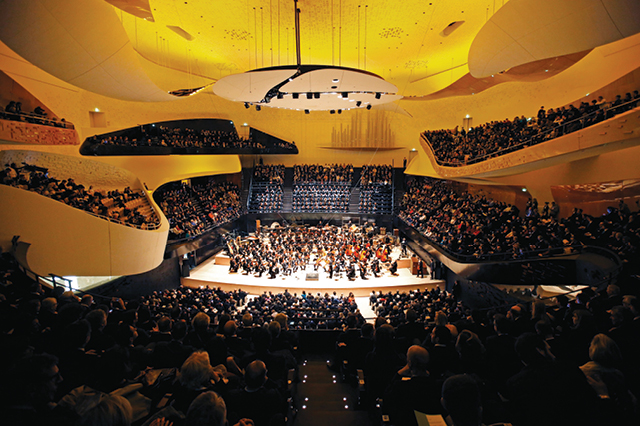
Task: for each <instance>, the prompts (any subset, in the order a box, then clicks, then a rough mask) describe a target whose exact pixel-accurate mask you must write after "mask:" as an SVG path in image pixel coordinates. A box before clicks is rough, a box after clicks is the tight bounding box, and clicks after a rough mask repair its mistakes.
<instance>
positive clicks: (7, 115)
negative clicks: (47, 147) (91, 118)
mask: <svg viewBox="0 0 640 426" xmlns="http://www.w3.org/2000/svg"><path fill="white" fill-rule="evenodd" d="M0 116H3V117H4V118H3V119H5V120H7V121H17V122H19V123H25V122H26V123H29V124H39V125H42V126H49V127H57V128H59V129H70V130H73V129H75V128H76V127H75V126H74V125H73V123H71V122H69V121H66V120H65V121H59V120H53V119H50V118H46V117H43V116H41V115H36V114H33V113H28V112H18V113H16V112H7V111H5V110H0ZM16 116H17V117H23V118H25V120H26V121H22V120H16V119H15V118H12V117H16ZM28 120H36V121H38V122H37V123H32V122H31V121H28Z"/></svg>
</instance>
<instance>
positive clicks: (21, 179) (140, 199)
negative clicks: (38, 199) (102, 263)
mask: <svg viewBox="0 0 640 426" xmlns="http://www.w3.org/2000/svg"><path fill="white" fill-rule="evenodd" d="M22 164H23V165H22V166H20V167H19V166H17V165H16V164H15V163H12V164H5V168H4V170H2V171H1V172H0V182H1V183H2V184H4V185H8V186H13V187H16V188H21V189H25V190H27V191H33V192H36V193H38V194H40V195H43V196H45V197H49V198H51V199H53V200H56V201H60V202H62V203H65V204H67V205H69V206H71V207H74V208H77V209H80V210H84V211H87V212H90V213H92V214H95V215H98V216H101V217H104V218H108V220H112V221H116V222H120V223H122V224H124V225H128V226H133V227H139V228H141V229H149V228H151V229H153V228H156V227H157V226H158V225H159V224H160V219H159V218H158V216H157V215H156V213H155V211H154V210H153V208H152V207H151V205H150V204H149V202H148V201H147V198H146V196H145V194H144V192H143V191H134V190H132V189H131V188H129V187H127V188H124V189H113V190H96V189H92V187H89V188H85V186H84V185H82V184H78V183H76V182H75V181H74V179H72V178H68V179H58V178H55V177H53V176H50V175H49V170H48V169H47V168H46V167H40V166H37V165H34V164H27V163H22Z"/></svg>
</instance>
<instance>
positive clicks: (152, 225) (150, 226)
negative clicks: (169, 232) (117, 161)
mask: <svg viewBox="0 0 640 426" xmlns="http://www.w3.org/2000/svg"><path fill="white" fill-rule="evenodd" d="M3 185H4V184H3ZM7 186H11V187H12V188H18V189H22V188H19V187H17V186H13V185H7ZM24 191H29V192H33V193H34V194H37V195H40V196H42V197H45V198H48V199H50V200H53V201H57V202H59V203H62V204H64V205H65V206H68V207H70V208H72V209H76V210H80V211H82V212H85V213H88V214H90V215H91V216H95V217H98V218H100V219H104V220H107V221H109V222H113V223H118V224H120V225H125V226H129V227H131V228H136V229H141V230H145V231H147V230H151V231H152V230H155V229H158V228H160V227H161V226H162V221H161V220H160V217H159V216H158V213H157V212H156V210H155V209H153V206H152V205H151V203H149V205H150V206H151V208H152V209H153V213H154V214H155V215H156V216H158V222H157V223H156V222H151V223H148V224H146V228H142V226H141V225H136V224H134V223H129V222H125V221H122V220H117V219H113V218H111V217H108V216H103V215H100V214H97V213H94V212H92V211H89V210H84V209H79V208H77V207H74V206H72V205H70V204H67V203H63V202H62V201H59V200H56V199H54V198H51V197H47V196H46V195H42V194H39V193H37V192H35V191H31V190H29V189H25V190H24ZM145 198H146V197H145ZM147 201H149V200H147Z"/></svg>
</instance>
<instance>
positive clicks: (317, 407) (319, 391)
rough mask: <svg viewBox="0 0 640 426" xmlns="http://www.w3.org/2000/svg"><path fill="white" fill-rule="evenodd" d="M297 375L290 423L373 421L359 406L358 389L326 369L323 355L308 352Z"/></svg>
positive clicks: (335, 425) (364, 424)
mask: <svg viewBox="0 0 640 426" xmlns="http://www.w3.org/2000/svg"><path fill="white" fill-rule="evenodd" d="M300 378H301V383H299V384H298V386H297V388H298V389H297V393H296V396H295V398H294V400H295V401H296V408H297V409H298V413H297V416H296V418H295V420H294V421H293V426H316V425H317V426H326V425H332V426H343V425H344V426H353V425H361V426H372V425H373V423H372V422H371V420H370V418H369V413H368V412H367V411H365V410H359V409H358V395H357V390H356V389H355V388H353V387H352V386H351V385H350V384H347V383H343V382H342V381H341V380H340V374H338V373H336V372H332V371H330V370H329V369H327V360H326V358H321V357H320V356H309V357H308V359H307V360H306V361H305V362H303V363H302V365H301V366H300Z"/></svg>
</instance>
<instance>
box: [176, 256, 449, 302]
mask: <svg viewBox="0 0 640 426" xmlns="http://www.w3.org/2000/svg"><path fill="white" fill-rule="evenodd" d="M312 272H315V271H313V268H312V267H311V266H308V267H307V269H306V270H304V271H298V272H297V273H295V274H292V275H291V276H286V277H282V276H278V277H276V278H274V279H269V277H268V275H267V274H263V275H262V277H255V276H253V275H244V274H242V273H240V272H238V273H229V262H228V257H227V256H225V255H223V254H219V255H217V256H214V257H212V258H211V259H209V260H207V261H205V262H203V263H201V264H200V265H198V266H196V267H195V268H193V269H192V270H191V272H190V276H189V277H188V278H182V285H184V286H186V287H192V288H197V287H201V286H207V287H220V288H222V289H223V290H225V291H229V290H234V289H238V288H241V289H242V290H244V291H246V292H247V293H249V294H255V295H258V294H262V293H264V292H265V291H271V292H273V293H282V292H284V291H285V290H289V292H291V293H298V294H300V293H302V291H303V290H304V291H306V292H307V293H309V292H313V293H318V292H320V293H333V292H334V291H335V292H336V293H337V294H338V295H340V294H344V295H345V296H346V295H347V294H348V293H349V292H353V294H354V295H355V296H356V297H365V296H369V295H370V294H371V291H373V290H375V291H383V292H388V291H392V292H395V291H400V292H407V291H409V290H415V289H418V288H419V289H420V290H426V289H429V290H430V289H432V288H434V287H436V286H440V288H441V289H444V288H445V282H444V280H432V279H431V278H428V275H429V271H428V269H427V268H425V278H418V277H417V276H416V275H412V274H411V260H410V258H408V257H405V258H403V259H401V260H399V261H398V275H397V276H393V275H391V274H390V273H389V272H388V271H387V270H386V269H385V270H384V273H382V274H380V276H379V277H378V278H376V277H374V276H373V275H368V276H367V278H368V279H366V280H363V279H361V278H360V277H358V278H356V279H355V280H353V281H350V280H349V279H347V278H346V277H345V275H344V274H342V276H341V277H340V278H336V277H334V278H333V279H329V274H328V273H326V272H324V271H323V270H322V268H319V270H318V271H317V272H318V277H317V280H307V273H312Z"/></svg>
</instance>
